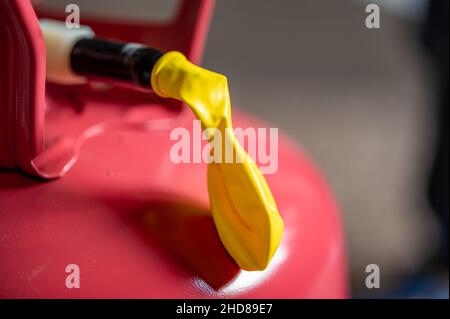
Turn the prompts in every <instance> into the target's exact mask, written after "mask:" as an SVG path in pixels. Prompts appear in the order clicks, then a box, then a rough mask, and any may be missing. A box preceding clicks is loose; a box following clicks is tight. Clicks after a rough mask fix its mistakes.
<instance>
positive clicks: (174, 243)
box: [132, 200, 239, 289]
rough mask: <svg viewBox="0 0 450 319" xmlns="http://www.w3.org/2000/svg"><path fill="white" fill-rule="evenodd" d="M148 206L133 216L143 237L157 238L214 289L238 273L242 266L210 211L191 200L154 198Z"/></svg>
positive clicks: (175, 256) (185, 265)
mask: <svg viewBox="0 0 450 319" xmlns="http://www.w3.org/2000/svg"><path fill="white" fill-rule="evenodd" d="M148 207H149V208H148V209H146V210H143V211H141V212H138V213H137V214H135V215H133V219H132V223H133V225H134V226H135V227H136V230H137V231H138V232H139V235H140V236H141V237H142V238H143V240H144V241H148V240H149V239H150V238H151V240H156V241H157V242H158V243H159V244H160V245H161V246H162V248H163V249H164V250H165V251H166V252H167V253H170V254H171V255H172V257H173V258H174V259H175V260H177V261H178V262H180V263H181V264H182V265H183V266H184V267H186V268H187V269H189V270H191V271H192V272H193V273H194V275H196V276H199V277H200V278H202V279H203V280H204V281H206V282H207V283H208V284H209V285H210V286H211V287H212V288H214V289H219V288H221V287H223V286H225V285H226V284H227V283H229V282H230V280H232V279H233V278H234V277H235V276H236V275H237V274H238V272H239V267H238V266H237V264H236V263H235V262H234V260H233V259H232V258H231V257H230V255H229V254H228V253H227V251H226V250H225V248H224V246H223V245H222V243H221V241H220V239H219V236H218V234H217V231H216V228H215V225H214V222H213V220H212V217H211V215H210V213H209V212H208V211H206V210H204V209H202V208H200V207H197V206H195V205H194V204H193V203H190V202H188V201H185V202H182V201H176V202H174V201H168V200H154V201H152V202H150V203H149V205H148Z"/></svg>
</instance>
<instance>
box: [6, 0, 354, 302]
mask: <svg viewBox="0 0 450 319" xmlns="http://www.w3.org/2000/svg"><path fill="white" fill-rule="evenodd" d="M212 7H213V3H212V1H210V0H192V1H189V0H185V1H181V4H180V8H179V10H178V14H177V15H176V16H175V19H173V21H172V22H170V23H167V24H164V25H158V24H152V23H147V24H145V23H144V24H143V23H139V24H133V23H124V22H114V21H108V20H98V19H94V18H89V19H88V18H84V16H82V17H81V18H82V19H81V23H82V24H85V25H89V26H91V27H92V29H93V30H94V32H96V34H97V35H98V36H101V37H107V38H115V39H119V40H122V41H127V42H140V43H144V44H147V45H149V46H152V47H157V48H161V49H163V50H165V51H168V50H178V51H181V52H183V53H184V54H185V55H186V56H187V57H188V58H189V59H190V60H191V61H193V62H194V63H199V61H200V57H201V53H202V50H203V43H204V39H205V35H206V32H207V28H208V23H209V18H210V14H211V11H212ZM38 17H49V18H54V19H64V18H65V17H63V16H58V15H54V14H52V13H49V12H43V11H39V10H38V9H36V11H35V9H34V8H33V7H32V5H31V3H30V2H29V1H24V0H10V1H0V40H1V41H0V42H1V43H2V46H3V47H2V50H1V51H0V61H1V63H2V68H1V69H2V70H4V71H2V72H0V167H1V170H0V256H1V257H0V297H2V298H217V297H227V298H229V297H233V298H345V297H347V296H348V295H347V293H348V292H347V278H346V265H345V247H344V241H343V231H342V226H341V223H340V218H339V212H338V209H337V206H336V204H335V201H334V199H333V196H332V194H331V192H330V190H329V188H328V187H327V185H326V183H325V182H324V180H323V178H322V177H321V175H320V173H319V172H318V170H317V169H316V168H315V167H314V165H313V164H312V163H311V161H310V160H309V159H308V158H307V157H306V156H305V154H304V153H303V152H302V151H301V150H300V149H299V148H298V147H297V146H296V145H295V144H294V143H293V142H292V141H290V140H289V139H288V138H287V137H286V136H283V135H281V136H280V137H279V153H278V170H277V172H276V173H275V174H272V175H266V179H267V182H268V184H269V186H270V188H271V189H272V191H273V195H274V197H275V199H276V201H277V204H278V208H279V211H280V214H281V215H282V218H283V220H284V223H285V232H284V235H283V239H282V242H281V244H280V247H279V249H278V251H277V253H276V254H275V256H274V258H273V260H272V262H271V263H270V265H269V267H268V268H267V269H266V270H265V271H262V272H247V271H242V270H240V269H239V268H238V267H237V266H236V264H235V263H234V261H233V260H232V259H231V257H230V256H229V255H228V254H227V252H226V250H225V249H224V247H223V246H222V244H221V242H220V240H219V237H218V235H217V232H216V229H215V226H214V223H213V221H212V218H211V215H210V212H209V201H208V193H207V185H206V166H205V164H195V163H194V164H178V165H177V164H173V163H172V161H170V158H169V151H170V147H171V145H172V144H173V141H170V139H169V134H170V130H171V129H172V128H175V127H185V128H187V129H188V130H192V120H193V119H194V117H193V115H192V114H191V112H190V110H189V109H188V108H187V107H185V106H183V105H182V104H181V103H179V102H177V101H173V100H163V99H160V98H158V97H157V96H156V95H155V94H153V93H152V92H150V91H149V92H143V91H137V90H131V89H129V88H124V87H120V86H114V85H104V84H98V83H95V82H94V83H92V82H91V83H86V84H80V85H72V86H59V85H55V84H50V83H47V84H46V83H45V46H44V42H43V38H42V34H41V31H40V27H39V23H38ZM234 110H236V108H234ZM233 120H234V123H235V127H241V128H247V127H255V128H256V127H259V128H264V127H266V128H267V127H269V125H268V124H266V123H263V122H261V121H258V120H256V119H253V118H252V117H251V116H248V115H244V114H242V113H241V112H239V111H235V112H234V116H233ZM70 265H77V266H78V269H79V275H80V277H79V278H80V281H79V282H80V286H79V288H70V289H69V288H68V287H67V285H66V279H67V278H68V275H69V273H68V272H66V271H68V269H70V267H71V266H70Z"/></svg>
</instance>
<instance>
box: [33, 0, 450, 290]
mask: <svg viewBox="0 0 450 319" xmlns="http://www.w3.org/2000/svg"><path fill="white" fill-rule="evenodd" d="M37 2H41V5H45V6H50V7H52V6H61V5H65V3H68V1H59V0H41V1H37ZM70 2H71V3H77V4H79V5H80V8H81V14H83V13H84V12H86V10H87V11H90V12H91V13H93V14H104V15H105V14H106V15H109V16H112V17H116V18H125V19H128V18H134V19H154V18H156V17H159V18H162V19H167V18H169V17H170V16H171V14H173V12H174V9H175V5H176V3H177V1H176V0H171V1H167V0H166V1H164V0H160V1H155V0H154V1H147V0H133V1H127V10H126V12H123V10H121V8H122V7H123V1H119V0H106V1H105V0H103V1H95V2H90V1H70ZM105 3H107V5H105ZM368 3H376V4H378V5H379V6H380V10H381V28H380V29H367V28H366V27H365V19H366V16H367V13H365V7H366V5H367V4H368ZM445 3H446V4H445ZM441 4H443V6H444V8H445V6H446V11H447V13H446V19H447V20H446V23H447V24H446V29H445V26H444V27H443V26H442V24H438V25H437V26H436V23H434V25H433V26H432V27H431V28H428V30H434V31H433V32H431V33H430V32H429V31H427V32H428V33H429V34H427V32H426V31H425V30H426V28H425V26H427V24H426V21H427V17H428V16H429V14H428V12H429V1H426V0H378V1H376V0H372V1H363V0H353V1H351V0H347V1H344V0H282V1H277V0H265V1H260V0H245V1H239V0H218V1H217V3H216V9H215V13H214V16H213V19H212V23H211V29H210V32H209V37H208V41H207V45H206V50H205V55H204V60H203V66H204V67H206V68H209V69H212V70H215V71H217V72H220V73H223V74H225V75H227V77H228V79H229V84H230V89H231V96H232V102H233V104H234V106H235V107H238V108H240V109H241V110H244V111H246V112H250V113H253V114H255V115H257V116H259V117H261V118H263V119H265V120H267V121H269V122H270V123H272V126H274V127H279V128H280V129H281V130H282V131H284V132H285V133H287V134H289V135H290V136H291V137H293V138H294V139H295V140H296V141H297V142H298V143H299V144H300V145H301V146H302V147H303V149H304V150H305V151H306V152H307V153H308V154H309V155H310V156H311V157H312V158H313V159H314V160H315V162H316V163H317V165H318V166H319V167H320V168H321V170H322V171H323V172H324V175H325V176H326V178H327V179H328V181H329V183H330V185H331V187H332V189H333V190H334V192H335V194H336V197H337V200H338V202H339V205H340V208H341V211H342V218H343V223H344V226H345V233H346V240H347V247H348V257H349V276H350V279H351V287H352V295H353V296H354V297H379V296H383V297H389V296H392V297H411V296H412V297H418V296H422V297H445V298H448V246H446V247H447V248H446V249H447V255H446V257H445V256H444V257H442V253H441V252H442V243H443V242H446V245H448V233H447V235H446V236H447V237H445V235H444V233H443V227H442V225H445V222H444V223H443V222H442V219H439V217H438V216H440V215H439V214H435V210H439V211H440V214H441V216H442V215H444V216H445V214H446V218H447V219H446V227H447V231H448V122H447V124H445V125H446V127H447V128H446V131H445V130H444V131H443V132H446V133H444V134H446V136H447V137H446V143H447V144H446V145H447V146H446V147H447V151H446V152H447V153H446V156H447V157H446V158H447V166H446V167H447V168H446V173H444V171H438V173H437V175H438V176H441V178H442V181H439V183H440V184H439V183H438V184H439V185H441V184H442V182H444V183H446V185H447V186H446V187H447V192H445V193H444V192H441V197H440V200H441V202H442V200H443V201H444V203H447V204H446V205H447V206H445V205H444V206H442V205H441V206H439V205H440V204H435V206H433V207H435V210H433V209H432V206H431V205H430V201H429V200H428V197H427V187H428V185H429V182H430V173H431V167H432V165H433V162H434V158H435V151H436V148H437V145H438V139H439V133H438V132H439V130H438V128H439V125H440V124H439V123H440V117H442V116H443V115H442V113H439V112H438V109H439V108H438V106H439V105H441V112H442V110H443V109H444V110H446V111H445V112H447V113H445V112H444V113H445V114H447V115H446V116H447V118H448V57H446V58H443V56H444V55H441V53H436V52H441V51H442V50H441V51H439V50H440V49H442V48H441V46H442V45H441V44H440V42H439V41H440V39H441V38H440V37H438V38H437V40H436V37H435V36H434V35H435V34H436V28H437V29H438V31H437V33H438V34H439V35H442V33H443V34H444V35H445V37H446V40H445V41H447V42H446V50H447V51H446V52H447V54H448V2H447V1H446V0H443V1H441ZM437 11H439V10H437ZM441 13H442V12H441ZM437 15H440V16H442V14H439V13H438V14H437ZM441 18H442V17H441ZM433 20H434V21H438V20H435V19H434V18H433ZM441 20H442V19H441ZM444 20H445V13H444ZM433 28H434V29H433ZM430 34H431V35H430ZM430 39H431V40H430ZM437 42H439V44H437V45H435V43H437ZM430 43H431V44H430ZM425 44H427V45H425ZM435 48H438V49H436V50H435ZM444 50H445V45H444ZM437 56H438V57H440V58H436V57H437ZM445 56H446V55H445ZM433 57H434V59H433ZM436 60H438V63H437V62H436ZM444 69H446V71H445V70H444ZM445 74H446V75H445ZM445 76H446V81H447V82H446V85H445V84H441V83H442V79H443V78H444V80H445ZM444 86H445V87H446V88H447V89H446V90H447V92H446V94H447V95H446V97H442V94H445V92H444V90H443V88H444ZM445 99H446V100H445ZM445 101H446V102H445ZM442 194H444V195H442ZM442 197H444V198H442ZM436 205H437V206H438V208H436ZM442 207H443V208H442ZM444 228H445V227H444ZM442 238H444V240H442ZM445 238H446V239H445ZM444 255H445V254H444ZM372 263H375V264H377V265H379V266H380V269H381V288H380V289H378V290H375V291H373V290H368V289H367V288H366V287H365V277H366V275H367V274H366V272H365V267H366V265H368V264H372Z"/></svg>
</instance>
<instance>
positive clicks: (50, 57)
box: [39, 19, 95, 84]
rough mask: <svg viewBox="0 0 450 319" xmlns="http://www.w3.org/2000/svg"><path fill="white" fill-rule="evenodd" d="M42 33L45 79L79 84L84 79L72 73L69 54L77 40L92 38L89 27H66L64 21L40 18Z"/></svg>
mask: <svg viewBox="0 0 450 319" xmlns="http://www.w3.org/2000/svg"><path fill="white" fill-rule="evenodd" d="M39 23H40V25H41V30H42V34H43V36H44V41H45V47H46V58H47V59H46V60H47V64H46V69H47V80H48V81H50V82H56V83H61V84H80V83H84V82H86V79H85V78H84V77H82V76H79V75H77V74H75V73H73V71H72V68H71V66H70V54H71V52H72V49H73V47H74V45H75V43H77V41H78V40H80V39H83V38H93V37H94V36H95V34H94V32H93V31H92V29H91V28H89V27H86V26H81V27H80V28H73V29H72V28H68V27H67V26H66V25H65V23H64V22H61V21H57V20H50V19H40V20H39Z"/></svg>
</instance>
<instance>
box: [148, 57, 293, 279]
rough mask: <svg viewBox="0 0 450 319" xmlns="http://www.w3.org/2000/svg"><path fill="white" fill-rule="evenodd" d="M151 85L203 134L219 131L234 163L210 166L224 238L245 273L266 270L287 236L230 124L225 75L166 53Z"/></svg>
mask: <svg viewBox="0 0 450 319" xmlns="http://www.w3.org/2000/svg"><path fill="white" fill-rule="evenodd" d="M151 84H152V87H153V89H154V91H155V92H156V94H158V95H159V96H162V97H170V98H174V99H177V100H181V101H183V102H185V103H186V104H187V105H189V107H190V108H191V109H192V111H193V112H194V113H195V115H196V116H197V118H198V119H199V120H200V121H201V123H202V126H203V129H218V130H219V131H220V133H221V135H220V136H222V139H223V141H222V143H223V145H225V144H226V143H230V145H231V147H232V149H233V154H235V155H236V160H235V161H233V162H232V163H227V162H226V161H225V158H222V161H219V162H217V161H216V162H212V163H210V164H208V192H209V199H210V202H211V209H212V216H213V219H214V222H215V225H216V228H217V231H218V233H219V236H220V239H221V241H222V243H223V244H224V246H225V248H226V249H227V251H228V253H229V254H230V255H231V257H233V259H234V260H235V261H236V263H237V264H238V265H239V266H240V267H241V268H242V269H245V270H263V269H265V268H266V267H267V265H268V264H269V262H270V260H271V258H272V257H273V255H274V253H275V251H276V249H277V247H278V245H279V243H280V240H281V236H282V233H283V228H284V225H283V220H282V219H281V217H280V215H279V213H278V209H277V206H276V204H275V200H274V198H273V196H272V193H271V191H270V189H269V187H268V185H267V183H266V180H265V179H264V176H263V175H262V173H261V172H260V171H259V169H258V167H257V166H256V164H255V162H254V161H253V160H252V159H251V157H250V156H249V155H248V154H247V153H246V152H245V150H244V149H243V148H242V147H241V145H239V143H238V141H237V140H236V137H235V136H234V133H233V131H232V124H231V108H230V95H229V91H228V84H227V79H226V77H225V76H223V75H221V74H218V73H215V72H211V71H208V70H205V69H203V68H200V67H198V66H196V65H194V64H192V63H190V62H189V61H188V60H187V59H186V57H185V56H184V55H183V54H181V53H180V52H175V51H173V52H168V53H166V54H164V55H163V56H162V57H161V58H160V59H159V60H158V61H157V63H156V64H155V66H154V68H153V71H152V75H151Z"/></svg>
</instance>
